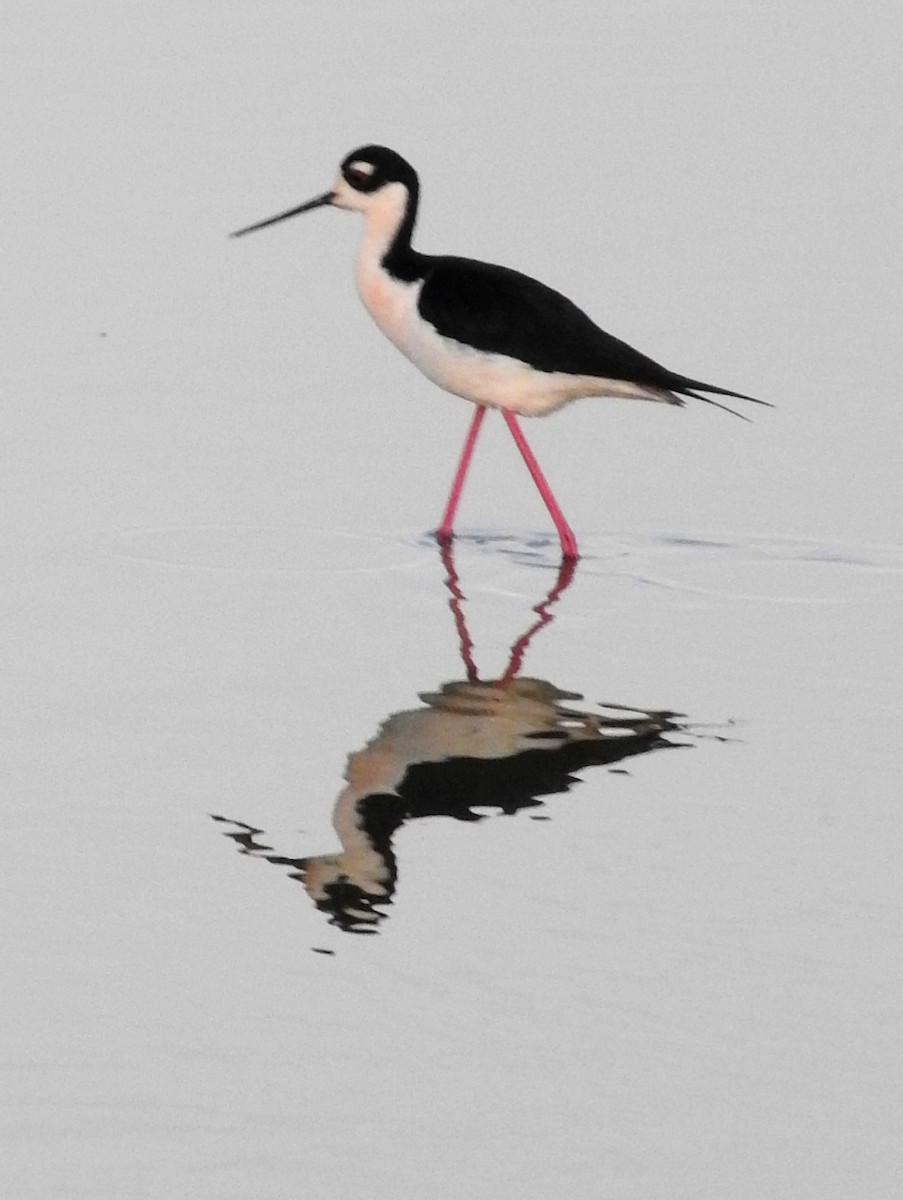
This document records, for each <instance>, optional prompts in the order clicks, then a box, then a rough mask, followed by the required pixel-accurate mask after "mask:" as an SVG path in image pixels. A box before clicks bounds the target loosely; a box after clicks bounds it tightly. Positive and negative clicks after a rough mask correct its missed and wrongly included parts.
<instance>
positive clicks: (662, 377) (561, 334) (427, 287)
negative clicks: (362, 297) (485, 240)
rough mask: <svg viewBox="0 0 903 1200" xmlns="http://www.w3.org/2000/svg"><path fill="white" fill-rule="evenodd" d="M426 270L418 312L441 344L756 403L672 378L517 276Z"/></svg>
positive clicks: (429, 266)
mask: <svg viewBox="0 0 903 1200" xmlns="http://www.w3.org/2000/svg"><path fill="white" fill-rule="evenodd" d="M424 267H425V269H424V271H423V274H424V284H423V288H422V290H421V292H420V299H419V301H418V305H417V308H418V311H419V313H420V315H421V316H422V317H423V319H424V320H425V321H428V322H429V323H430V325H432V326H433V327H434V329H435V330H436V331H437V333H439V334H441V335H442V336H443V337H447V338H453V339H454V340H455V341H458V342H464V343H465V344H466V345H469V346H474V347H475V348H476V349H477V350H483V351H487V352H490V353H492V352H494V353H498V354H506V355H508V356H509V357H511V358H516V359H519V360H520V361H521V362H524V363H527V364H528V365H529V366H531V367H534V368H535V369H536V370H537V371H549V372H552V371H562V372H564V373H566V374H568V375H594V376H596V377H598V378H602V379H623V380H626V381H628V382H629V383H636V384H640V385H641V386H647V387H649V386H651V387H656V388H664V389H666V390H668V391H674V392H678V393H682V394H685V395H689V394H692V393H690V392H689V390H688V389H690V388H696V389H698V390H700V391H708V392H715V393H717V394H718V395H724V396H736V397H737V398H738V399H741V400H753V399H754V398H753V397H752V396H744V395H743V394H742V393H740V392H731V391H728V390H727V389H726V388H717V387H713V386H711V385H709V384H706V383H701V382H700V381H699V380H694V379H689V378H688V377H687V376H685V375H677V374H675V373H674V372H673V371H669V370H668V369H667V368H666V367H663V366H661V365H660V364H659V363H657V362H655V361H654V360H653V359H651V358H647V357H646V355H645V354H640V352H639V351H638V350H634V349H633V347H632V346H628V345H627V343H626V342H622V341H620V339H619V338H616V337H612V335H611V334H610V333H606V332H605V331H604V330H602V329H600V328H599V327H598V325H596V324H595V323H594V322H593V321H591V320H590V318H589V317H588V316H587V315H586V313H584V312H583V311H582V310H581V309H579V308H578V307H577V305H576V304H574V303H573V302H572V301H570V300H568V298H567V297H566V296H562V295H561V293H560V292H556V291H555V290H554V289H553V288H550V287H547V286H546V285H545V284H544V283H540V282H539V281H538V280H537V279H531V278H530V276H529V275H522V274H521V273H520V272H519V271H512V270H510V269H509V268H508V267H497V266H491V265H490V264H489V263H482V262H477V261H475V260H474V259H469V258H446V257H442V258H433V259H426V260H425V263H424ZM698 399H703V400H704V399H705V397H704V396H701V397H698ZM754 402H755V403H757V404H764V403H765V401H763V400H758V401H754Z"/></svg>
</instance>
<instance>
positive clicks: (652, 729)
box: [214, 544, 682, 933]
mask: <svg viewBox="0 0 903 1200" xmlns="http://www.w3.org/2000/svg"><path fill="white" fill-rule="evenodd" d="M441 554H442V563H443V566H444V569H445V573H446V586H447V588H448V590H449V594H450V601H449V604H450V607H451V610H452V613H453V615H454V620H455V626H456V629H457V633H458V640H459V647H460V652H461V657H462V660H463V663H464V669H465V673H466V678H465V679H463V680H456V681H452V682H448V683H445V684H443V685H441V686H440V687H439V689H438V690H436V691H432V692H423V693H421V694H420V696H419V699H420V700H421V702H422V703H421V705H420V706H418V707H417V708H412V709H409V710H405V711H402V712H397V713H394V714H392V715H391V716H389V717H388V718H387V719H386V720H385V721H384V722H383V723H382V725H381V726H380V728H379V730H378V732H377V734H376V736H375V737H374V738H373V739H372V740H371V741H370V742H368V743H367V745H366V746H365V747H364V748H363V749H362V750H357V751H354V752H353V753H352V754H350V755H349V757H348V762H347V766H346V769H345V775H344V778H345V787H344V788H343V789H342V792H341V793H340V795H339V798H338V800H337V802H336V805H335V810H334V812H333V826H334V828H335V831H336V833H337V834H338V838H339V842H340V843H341V850H340V851H339V852H338V853H334V854H320V855H313V856H305V857H303V858H293V857H288V856H285V855H282V854H278V853H276V852H275V851H274V850H273V847H271V846H268V845H266V844H264V842H263V841H262V840H261V839H262V838H263V837H265V834H264V831H263V830H260V829H256V828H255V827H253V826H251V825H246V824H244V823H243V822H240V821H233V820H230V819H228V818H225V817H221V816H215V817H214V820H216V821H219V822H222V823H223V824H226V825H227V826H229V829H228V830H227V832H226V836H227V837H229V838H231V839H232V840H233V841H234V842H235V843H236V845H237V847H238V849H239V850H240V851H241V853H243V854H246V855H250V856H252V857H255V858H262V859H265V860H266V861H267V862H270V863H273V864H275V865H277V866H282V867H289V868H291V869H292V870H291V877H292V878H294V879H298V880H300V881H301V883H302V884H303V885H304V888H305V890H306V891H307V893H308V895H309V896H310V898H311V899H312V900H313V901H314V903H315V904H316V906H317V908H318V909H320V910H321V911H322V912H324V913H326V914H327V915H328V918H329V922H330V923H331V924H333V925H336V926H338V927H339V928H340V929H343V930H346V931H348V932H354V933H373V932H375V931H376V929H377V927H378V925H379V923H380V922H381V921H382V920H383V919H384V918H385V917H386V915H387V913H386V908H387V906H388V905H390V904H391V902H392V898H393V896H394V893H395V888H396V883H397V878H398V865H397V861H396V856H395V852H394V850H393V846H392V839H393V835H394V834H395V832H396V830H397V829H398V828H399V826H401V825H402V824H403V823H404V822H406V821H412V820H416V819H418V818H422V817H435V816H445V817H452V818H454V819H456V820H459V821H480V820H483V819H484V816H485V814H484V812H482V811H477V810H485V809H489V810H491V811H494V813H496V814H501V815H512V814H514V813H517V812H519V811H520V810H522V809H527V808H538V807H541V806H542V803H543V799H544V798H545V797H548V796H553V795H557V794H560V793H563V792H566V791H568V790H569V789H570V788H571V787H572V786H573V785H574V784H575V783H577V782H578V779H577V778H576V774H575V773H576V772H578V771H581V770H584V769H585V768H588V767H598V766H612V765H613V764H615V763H618V762H622V761H623V760H625V759H627V758H630V757H635V756H637V755H641V754H647V753H649V752H650V751H652V750H661V749H665V748H674V747H675V746H676V745H679V744H681V743H677V742H674V741H672V740H671V739H670V738H669V737H668V736H667V735H668V734H674V733H679V732H681V730H682V726H681V724H680V721H679V714H677V713H673V712H667V711H641V710H637V709H630V708H626V707H624V706H621V705H617V704H604V705H596V706H587V705H584V704H581V703H580V702H581V701H582V697H581V696H580V695H578V694H577V693H575V692H568V691H564V690H562V689H561V688H558V687H556V686H555V685H554V684H552V683H550V682H548V681H547V680H543V679H535V678H529V677H524V676H521V675H520V670H521V667H522V664H523V660H524V656H525V654H526V651H527V648H528V646H529V644H530V642H531V640H532V638H533V637H534V636H535V635H536V634H537V633H538V632H539V631H540V630H541V629H542V628H543V627H544V626H545V625H547V624H549V622H550V621H551V620H552V612H551V609H552V606H553V605H554V604H555V602H556V601H557V600H559V599H560V598H561V596H562V594H563V593H564V592H565V590H566V589H567V588H568V586H569V585H570V583H571V582H572V580H573V577H574V571H575V565H576V564H575V562H574V561H573V560H566V559H565V560H562V563H561V567H560V569H559V572H558V577H557V579H556V581H555V584H554V586H553V587H552V588H551V589H550V590H549V592H548V593H547V595H546V596H545V597H544V598H543V599H542V601H541V602H540V603H539V604H537V605H536V606H535V607H534V609H533V612H534V614H535V619H534V620H533V621H532V622H531V624H530V626H529V627H528V628H527V630H526V631H525V632H524V633H523V634H522V635H521V636H520V637H519V638H518V639H517V640H516V641H515V642H514V644H513V645H512V647H511V650H510V653H509V658H508V665H507V667H506V669H505V671H504V672H503V674H502V675H501V676H500V677H499V678H497V679H494V680H487V681H484V680H481V679H480V678H479V675H478V672H477V667H476V663H475V660H474V646H473V641H472V639H471V637H470V634H469V631H468V627H467V621H466V617H465V612H464V600H465V597H464V594H463V592H462V590H461V586H460V581H459V577H458V573H457V570H456V568H455V562H454V558H453V552H452V547H451V544H446V545H444V546H443V547H442V548H441Z"/></svg>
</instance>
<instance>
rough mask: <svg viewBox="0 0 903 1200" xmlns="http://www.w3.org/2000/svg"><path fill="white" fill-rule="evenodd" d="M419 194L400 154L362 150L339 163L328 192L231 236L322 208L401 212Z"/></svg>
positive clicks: (379, 149)
mask: <svg viewBox="0 0 903 1200" xmlns="http://www.w3.org/2000/svg"><path fill="white" fill-rule="evenodd" d="M418 190H419V189H418V183H417V172H416V171H415V170H414V168H413V167H412V166H411V164H410V163H409V162H407V161H406V160H405V159H403V158H402V157H401V155H400V154H396V153H395V151H394V150H389V149H388V148H387V147H386V146H361V147H360V149H358V150H353V151H352V152H351V154H348V155H346V156H345V158H344V159H343V160H342V162H341V164H340V166H339V173H338V176H337V177H336V181H335V183H334V184H333V186H332V189H331V190H330V191H328V192H324V193H323V194H322V195H321V196H315V197H314V198H313V199H312V200H306V201H305V202H304V204H299V205H298V206H297V207H296V208H290V209H289V210H288V211H287V212H283V213H279V214H277V216H275V217H268V218H267V219H266V220H265V221H258V222H257V223H256V224H254V225H248V226H246V227H245V228H244V229H239V230H236V232H235V233H233V234H232V235H231V236H232V237H241V236H242V235H243V234H246V233H252V232H253V231H254V230H255V229H263V228H264V227H265V226H267V225H275V224H276V223H277V222H278V221H285V220H287V219H288V218H289V217H296V216H298V215H299V214H300V213H305V212H310V211H311V209H314V208H321V207H323V206H324V205H333V206H334V207H335V208H347V209H351V210H352V211H353V212H361V213H365V214H366V213H369V212H373V211H376V210H380V209H384V208H391V209H395V210H401V212H404V211H405V210H406V209H408V208H409V207H410V206H412V203H413V204H416V200H417V194H418Z"/></svg>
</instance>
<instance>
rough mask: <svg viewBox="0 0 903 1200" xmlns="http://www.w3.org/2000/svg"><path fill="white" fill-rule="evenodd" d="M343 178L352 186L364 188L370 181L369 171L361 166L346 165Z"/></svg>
mask: <svg viewBox="0 0 903 1200" xmlns="http://www.w3.org/2000/svg"><path fill="white" fill-rule="evenodd" d="M345 178H346V179H347V180H348V182H349V183H350V184H351V186H352V187H356V188H364V187H366V186H367V184H368V182H369V181H370V173H369V172H368V171H365V170H364V169H363V168H362V167H348V169H347V170H346V172H345Z"/></svg>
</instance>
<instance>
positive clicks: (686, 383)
mask: <svg viewBox="0 0 903 1200" xmlns="http://www.w3.org/2000/svg"><path fill="white" fill-rule="evenodd" d="M672 390H673V391H675V392H683V393H684V395H687V396H693V395H695V393H696V392H714V394H715V395H716V396H733V398H734V399H735V400H749V401H750V403H752V404H762V405H764V406H765V408H774V405H773V404H769V402H768V401H767V400H757V399H756V397H755V396H746V395H744V394H743V392H732V391H731V390H730V388H722V387H715V386H714V384H711V383H701V382H700V381H699V380H698V379H683V378H681V380H680V381H679V383H678V384H677V385H676V386H673V388H672ZM696 399H697V400H705V396H696ZM728 411H730V410H728Z"/></svg>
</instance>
